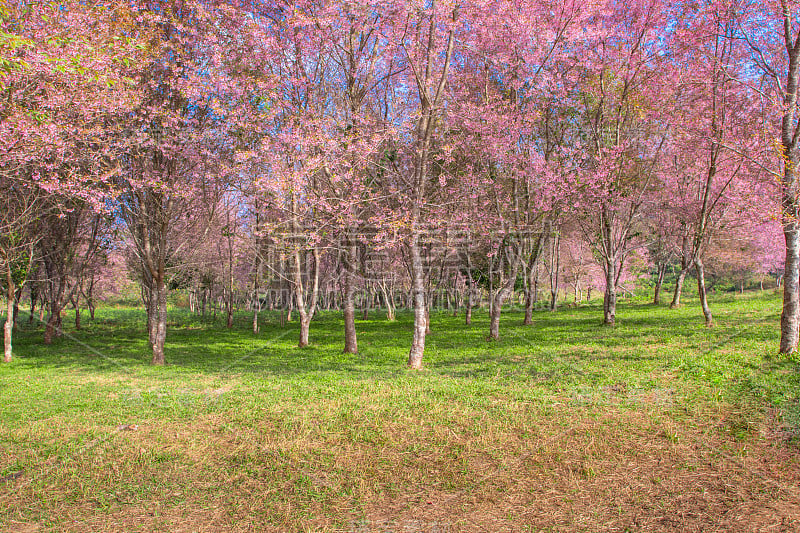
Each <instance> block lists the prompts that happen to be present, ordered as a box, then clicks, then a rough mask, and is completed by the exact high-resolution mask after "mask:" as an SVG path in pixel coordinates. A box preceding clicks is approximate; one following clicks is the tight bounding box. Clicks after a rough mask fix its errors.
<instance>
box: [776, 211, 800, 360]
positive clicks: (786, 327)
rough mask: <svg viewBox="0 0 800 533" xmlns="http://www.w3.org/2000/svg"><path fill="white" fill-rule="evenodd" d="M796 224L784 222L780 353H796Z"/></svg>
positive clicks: (799, 264) (799, 314) (799, 302)
mask: <svg viewBox="0 0 800 533" xmlns="http://www.w3.org/2000/svg"><path fill="white" fill-rule="evenodd" d="M798 229H800V228H798V222H796V221H793V220H789V221H787V222H784V230H783V236H784V239H785V241H786V262H785V267H784V273H783V312H782V313H781V344H780V352H781V353H794V352H796V351H797V342H798V333H800V331H799V329H798V328H800V292H799V291H800V279H799V278H800V239H798Z"/></svg>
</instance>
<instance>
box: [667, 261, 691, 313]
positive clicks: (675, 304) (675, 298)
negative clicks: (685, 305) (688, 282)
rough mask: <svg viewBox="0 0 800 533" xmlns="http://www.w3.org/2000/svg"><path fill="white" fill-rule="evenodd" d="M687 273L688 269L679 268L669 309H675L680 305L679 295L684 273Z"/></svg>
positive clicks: (684, 276) (684, 277)
mask: <svg viewBox="0 0 800 533" xmlns="http://www.w3.org/2000/svg"><path fill="white" fill-rule="evenodd" d="M688 271H689V267H688V266H686V267H684V268H681V271H680V272H679V273H678V278H677V279H676V280H675V293H674V294H673V295H672V303H671V304H669V306H670V308H671V309H675V308H676V307H679V306H680V305H681V293H682V292H683V282H684V280H685V279H686V273H687V272H688Z"/></svg>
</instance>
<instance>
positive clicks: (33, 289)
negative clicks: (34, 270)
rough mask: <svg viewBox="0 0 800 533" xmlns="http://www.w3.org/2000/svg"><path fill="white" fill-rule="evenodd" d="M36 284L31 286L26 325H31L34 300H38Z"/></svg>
mask: <svg viewBox="0 0 800 533" xmlns="http://www.w3.org/2000/svg"><path fill="white" fill-rule="evenodd" d="M38 297H39V296H38V291H37V290H36V284H35V283H34V284H33V285H31V312H30V313H28V325H31V324H33V313H34V312H35V311H36V299H37V298H38Z"/></svg>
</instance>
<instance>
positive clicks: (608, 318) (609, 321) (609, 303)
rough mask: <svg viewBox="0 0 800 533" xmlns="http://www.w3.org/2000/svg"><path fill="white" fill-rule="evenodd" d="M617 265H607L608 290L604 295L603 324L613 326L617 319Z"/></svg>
mask: <svg viewBox="0 0 800 533" xmlns="http://www.w3.org/2000/svg"><path fill="white" fill-rule="evenodd" d="M614 270H615V265H614V264H607V265H606V292H605V294H604V295H603V325H606V326H613V325H614V324H615V323H616V319H617V286H616V276H615V275H614Z"/></svg>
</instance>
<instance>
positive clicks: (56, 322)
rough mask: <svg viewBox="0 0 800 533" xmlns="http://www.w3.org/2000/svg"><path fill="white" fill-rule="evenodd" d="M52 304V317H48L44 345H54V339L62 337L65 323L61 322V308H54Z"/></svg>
mask: <svg viewBox="0 0 800 533" xmlns="http://www.w3.org/2000/svg"><path fill="white" fill-rule="evenodd" d="M52 305H53V304H52V302H51V304H50V306H51V307H50V316H48V317H47V324H46V325H45V328H44V343H45V344H52V343H53V339H54V338H56V337H60V336H61V329H62V326H63V323H62V321H61V309H62V308H61V307H59V308H55V309H54V308H53V307H52Z"/></svg>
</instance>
